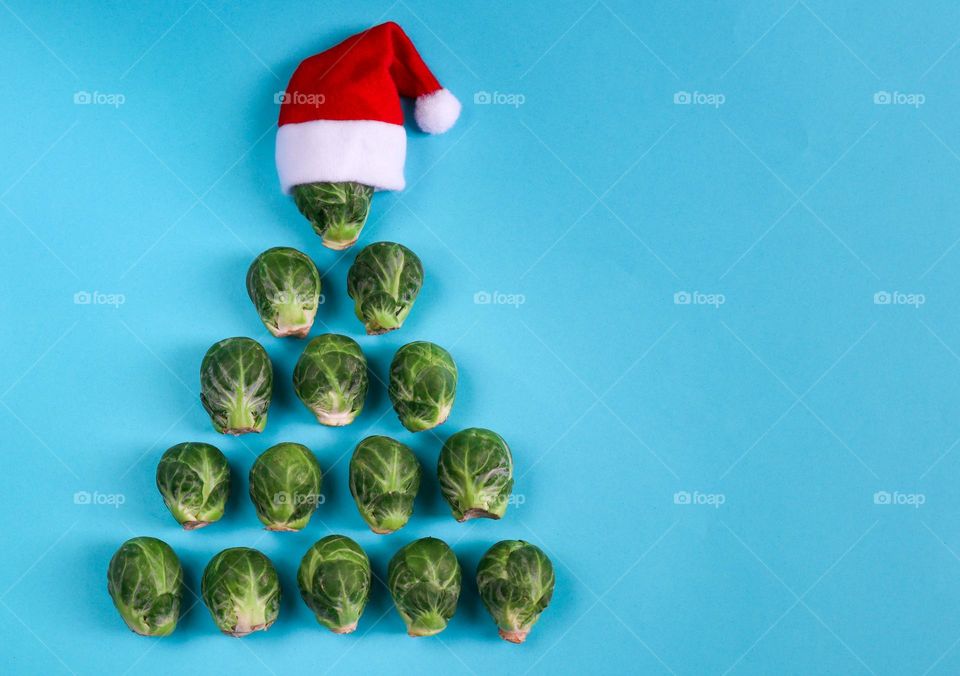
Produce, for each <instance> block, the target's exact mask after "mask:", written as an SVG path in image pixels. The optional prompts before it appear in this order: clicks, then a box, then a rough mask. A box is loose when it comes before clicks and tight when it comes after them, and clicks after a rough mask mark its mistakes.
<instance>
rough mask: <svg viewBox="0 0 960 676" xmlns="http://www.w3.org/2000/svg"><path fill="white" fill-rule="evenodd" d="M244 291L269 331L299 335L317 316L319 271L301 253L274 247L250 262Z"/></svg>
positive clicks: (305, 331)
mask: <svg viewBox="0 0 960 676" xmlns="http://www.w3.org/2000/svg"><path fill="white" fill-rule="evenodd" d="M247 294H248V295H249V296H250V300H252V301H253V305H254V307H256V308H257V313H258V314H259V315H260V321H262V322H263V325H264V326H266V327H267V330H268V331H270V333H272V334H273V335H275V336H276V337H277V338H283V337H284V336H295V337H297V338H303V337H304V336H306V335H307V334H308V333H310V327H312V326H313V320H314V317H316V316H317V306H318V305H319V304H320V273H319V272H317V266H316V265H314V264H313V261H312V260H310V258H309V257H308V256H307V255H306V254H305V253H302V252H300V251H297V250H296V249H291V248H289V247H274V248H273V249H268V250H266V251H264V252H263V253H262V254H260V255H259V256H257V257H256V258H255V259H254V261H253V263H251V264H250V269H249V270H247Z"/></svg>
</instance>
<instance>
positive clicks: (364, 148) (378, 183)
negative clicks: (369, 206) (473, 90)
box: [277, 21, 460, 193]
mask: <svg viewBox="0 0 960 676" xmlns="http://www.w3.org/2000/svg"><path fill="white" fill-rule="evenodd" d="M401 96H405V97H408V98H413V99H416V108H415V115H414V116H415V117H416V120H417V125H418V126H419V127H420V129H422V130H423V131H425V132H428V133H430V134H442V133H443V132H445V131H447V130H448V129H449V128H450V127H452V126H453V124H454V122H456V121H457V117H458V116H459V115H460V102H459V101H457V99H456V97H454V95H453V94H451V93H450V92H449V91H448V90H446V89H444V88H442V87H441V86H440V83H439V82H437V79H436V78H435V77H434V76H433V73H431V72H430V69H429V68H427V65H426V64H425V63H424V62H423V59H421V58H420V54H418V53H417V50H416V48H415V47H414V46H413V43H412V42H410V38H408V37H407V35H406V33H404V32H403V29H402V28H400V26H398V25H397V24H395V23H393V22H392V21H391V22H388V23H384V24H381V25H379V26H374V27H373V28H370V29H368V30H365V31H363V32H362V33H358V34H356V35H354V36H353V37H350V38H347V39H346V40H344V41H343V42H341V43H340V44H338V45H337V46H335V47H331V48H330V49H328V50H327V51H325V52H321V53H320V54H317V55H315V56H311V57H310V58H308V59H306V60H305V61H303V62H302V63H301V64H300V65H299V66H298V67H297V70H296V72H294V74H293V77H292V78H290V85H289V86H288V87H287V90H286V91H285V92H284V93H283V95H282V105H281V106H280V128H279V130H278V131H277V172H278V173H279V174H280V184H281V185H282V187H283V190H284V192H287V193H289V192H290V191H291V189H292V188H293V187H294V186H296V185H300V184H303V183H317V182H331V183H337V182H343V181H355V182H357V183H362V184H364V185H369V186H372V187H374V188H376V189H378V190H401V189H402V188H403V186H404V180H403V163H404V159H405V158H406V153H407V136H406V133H405V132H404V129H403V109H402V108H401V106H400V97H401Z"/></svg>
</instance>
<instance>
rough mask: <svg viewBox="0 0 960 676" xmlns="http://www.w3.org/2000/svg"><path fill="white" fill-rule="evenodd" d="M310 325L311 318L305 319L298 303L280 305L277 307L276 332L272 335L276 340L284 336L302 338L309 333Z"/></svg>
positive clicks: (301, 307)
mask: <svg viewBox="0 0 960 676" xmlns="http://www.w3.org/2000/svg"><path fill="white" fill-rule="evenodd" d="M290 295H291V296H293V295H294V294H290ZM312 324H313V317H307V313H306V312H304V311H303V306H302V305H301V304H300V303H297V302H290V303H282V304H280V305H277V330H276V332H274V334H273V335H274V336H276V337H277V338H283V337H284V336H294V337H296V338H303V337H305V336H306V335H307V334H308V333H309V332H310V327H311V325H312Z"/></svg>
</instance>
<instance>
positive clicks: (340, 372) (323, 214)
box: [107, 24, 555, 643]
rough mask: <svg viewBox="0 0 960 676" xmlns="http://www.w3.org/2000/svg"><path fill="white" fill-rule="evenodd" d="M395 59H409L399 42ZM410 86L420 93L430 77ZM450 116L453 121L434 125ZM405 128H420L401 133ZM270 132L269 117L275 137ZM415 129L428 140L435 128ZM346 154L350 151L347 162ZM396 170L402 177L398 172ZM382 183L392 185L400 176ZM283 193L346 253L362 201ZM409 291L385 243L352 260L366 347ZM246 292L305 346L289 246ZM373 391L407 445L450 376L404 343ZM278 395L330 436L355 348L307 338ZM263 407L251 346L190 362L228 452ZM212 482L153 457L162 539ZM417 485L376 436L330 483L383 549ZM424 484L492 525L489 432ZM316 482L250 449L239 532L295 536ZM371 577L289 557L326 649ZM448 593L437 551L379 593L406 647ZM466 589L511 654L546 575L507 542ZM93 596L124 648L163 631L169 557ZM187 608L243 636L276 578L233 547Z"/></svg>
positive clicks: (397, 446) (400, 458) (365, 210)
mask: <svg viewBox="0 0 960 676" xmlns="http://www.w3.org/2000/svg"><path fill="white" fill-rule="evenodd" d="M381 29H383V30H384V31H385V32H383V33H382V35H384V36H389V37H390V40H391V41H392V42H391V44H394V43H396V44H402V43H403V41H404V40H406V42H409V39H407V38H406V36H405V35H404V34H403V32H402V30H400V31H399V35H397V34H396V31H397V30H399V27H398V26H396V24H384V25H383V26H379V27H376V28H374V29H371V31H378V30H381ZM397 41H399V42H397ZM409 47H410V48H411V49H412V44H411V45H409ZM351 49H352V47H351ZM414 51H415V50H414ZM340 58H342V57H340ZM340 58H338V59H337V61H338V62H339V60H340ZM427 81H430V82H432V76H431V78H428V79H427ZM432 85H434V86H435V85H436V83H435V82H432ZM443 92H446V90H439V91H431V92H425V93H424V95H423V96H421V97H419V98H418V99H417V107H418V109H419V107H420V105H421V103H422V102H424V101H422V100H426V101H425V103H426V105H427V106H428V107H429V106H430V105H437V102H439V103H440V104H442V103H443V102H444V101H445V98H444V97H441V98H440V99H435V97H436V96H437V95H439V94H442V93H443ZM446 94H447V95H448V96H449V97H450V98H451V99H452V98H453V97H452V95H451V94H449V92H446ZM430 101H434V103H433V104H431V103H430ZM447 103H449V102H447ZM453 103H454V104H456V106H455V109H456V113H454V116H453V119H456V114H458V112H459V109H460V106H459V103H457V102H456V100H455V99H453ZM451 111H453V108H450V110H448V111H447V112H448V113H449V112H451ZM418 115H419V112H418ZM418 121H420V124H421V127H423V126H424V125H423V122H422V121H421V120H420V118H419V117H418ZM450 123H451V124H452V121H450ZM283 124H284V122H283V119H282V118H281V127H282V126H283ZM428 126H429V125H428ZM425 129H426V130H427V131H431V132H435V131H442V129H440V128H439V127H437V128H436V129H434V128H429V129H428V128H426V127H425ZM288 131H290V129H288ZM307 146H309V144H307ZM284 147H285V148H286V150H285V151H284V152H285V153H288V154H289V153H290V152H293V155H294V156H295V157H294V159H296V157H299V155H297V153H299V152H300V151H301V150H303V148H301V147H300V145H297V147H296V148H292V149H291V148H287V147H286V146H284ZM305 147H306V146H305ZM359 147H360V146H358V148H359ZM278 148H279V145H278ZM364 152H368V150H367V149H365V146H364ZM278 153H279V151H278ZM280 155H281V154H278V158H280ZM284 156H285V155H284ZM287 159H289V158H287ZM400 160H401V167H400V168H401V170H402V156H401V157H400ZM290 162H292V164H291V163H290ZM281 164H283V163H281V162H280V160H279V159H278V168H280V167H281ZM321 164H323V163H321ZM305 166H306V165H303V166H301V165H300V164H298V163H297V161H294V160H290V161H289V162H287V163H286V164H284V165H283V167H285V170H286V174H284V172H281V173H282V174H284V175H288V174H289V173H290V172H291V171H293V172H294V173H296V171H295V170H298V169H302V168H304V167H305ZM311 166H312V165H311ZM324 166H326V165H324ZM334 173H338V172H336V171H335V172H334ZM337 177H338V178H339V174H338V176H337ZM288 178H289V176H288ZM314 178H329V177H328V176H322V177H320V176H318V177H314ZM282 180H283V181H286V180H287V179H282ZM398 185H399V186H400V187H402V171H401V174H400V181H399V184H398ZM284 189H285V190H287V192H289V193H291V194H292V195H293V200H294V203H295V204H296V206H297V208H298V209H299V210H300V212H301V213H302V214H303V215H304V216H305V217H306V218H307V219H308V220H309V221H310V223H311V225H312V227H313V229H314V231H315V232H316V233H317V234H318V235H319V236H320V237H321V238H322V243H323V245H324V246H325V247H327V248H330V249H335V250H343V249H347V248H349V247H350V246H352V245H353V244H354V243H356V241H357V240H358V238H359V237H360V234H361V231H362V230H363V227H364V224H365V223H366V221H367V217H368V216H369V213H370V204H371V199H372V197H373V193H374V188H373V187H372V186H371V185H366V184H364V183H359V182H352V181H346V182H344V181H339V182H338V181H312V182H302V183H300V182H297V181H293V182H291V183H290V184H289V185H287V184H285V185H284ZM423 283H424V269H423V264H422V263H421V261H420V258H419V257H418V256H417V255H416V254H415V253H414V252H413V251H411V250H410V249H408V248H407V247H406V246H404V245H402V244H398V243H395V242H375V243H372V244H370V245H368V246H366V247H365V248H363V249H362V250H361V251H360V252H359V253H358V254H357V255H356V257H355V258H354V261H353V263H352V265H351V266H350V269H349V271H348V273H347V276H346V285H345V286H346V292H347V295H348V296H349V297H350V299H351V300H352V301H353V310H354V314H355V315H356V318H357V319H358V320H359V321H360V322H361V323H362V325H363V328H364V331H365V333H366V334H367V335H368V336H379V335H382V334H387V333H389V332H392V331H396V330H398V329H401V328H402V327H403V325H404V323H405V321H406V320H407V319H408V318H409V316H410V312H411V310H412V309H413V306H414V304H415V302H416V300H417V296H418V295H419V293H420V290H421V287H422V286H423ZM246 289H247V294H248V295H249V297H250V301H251V302H252V304H253V308H254V310H255V311H256V315H257V317H258V319H259V321H260V322H261V323H262V325H263V327H264V328H265V329H266V330H267V332H269V334H270V335H271V336H273V337H275V338H280V339H305V338H307V337H308V336H309V334H310V332H311V330H312V328H313V325H314V322H315V320H316V317H317V313H318V311H319V310H320V308H321V305H322V304H323V300H324V299H323V296H322V295H321V293H322V289H323V282H322V280H321V277H320V273H319V272H318V270H317V266H316V264H315V263H314V262H313V261H312V260H311V259H310V257H309V256H308V255H307V254H305V253H303V252H302V251H298V250H297V249H293V248H291V247H274V248H271V249H267V250H266V251H264V252H263V253H261V254H260V255H259V256H257V257H256V258H255V259H254V260H253V262H252V263H251V264H250V266H249V268H248V269H247V273H246ZM385 376H386V378H384V379H381V378H377V381H378V382H380V383H383V382H384V381H387V383H388V384H387V385H386V390H387V395H388V397H389V399H390V402H391V404H392V406H393V409H394V411H395V412H396V414H397V417H398V418H399V421H400V423H401V425H402V426H403V428H404V429H406V430H407V431H409V432H412V433H415V432H422V431H426V430H432V429H434V428H436V427H437V426H439V425H442V424H443V423H444V422H446V421H447V419H448V418H449V416H450V414H451V412H452V409H453V405H454V400H455V399H456V393H457V381H458V377H459V373H458V369H457V365H456V362H455V361H454V359H453V357H452V356H451V355H450V353H449V352H447V351H446V350H445V349H443V348H442V347H440V346H439V345H436V344H434V343H431V342H427V341H423V340H418V341H414V342H409V343H407V344H405V345H403V346H402V347H400V348H399V349H398V350H397V351H396V353H395V354H394V357H393V360H392V361H391V364H390V368H389V373H387V374H385ZM292 385H293V391H294V393H295V394H296V396H297V398H299V399H300V401H301V402H302V403H303V405H304V406H306V408H307V409H308V410H309V411H310V412H311V413H312V414H313V415H314V416H315V417H316V419H317V422H319V423H320V424H321V425H325V426H328V427H344V426H348V425H351V424H352V423H353V422H354V421H355V420H356V419H357V418H358V416H360V415H361V413H362V411H363V408H364V403H365V401H366V397H367V391H368V389H369V387H370V374H369V364H368V362H367V358H366V356H365V355H364V353H363V350H362V348H361V346H360V344H359V343H357V341H356V340H354V339H353V338H351V337H349V336H344V335H338V334H334V333H325V334H322V335H318V336H315V337H313V338H312V339H311V340H309V342H307V343H306V344H305V346H304V350H303V352H302V354H301V355H300V358H299V359H298V361H297V363H296V367H295V368H294V371H293V382H292ZM272 394H273V366H272V364H271V361H270V357H269V355H268V354H267V351H266V350H265V349H264V347H263V345H261V344H260V343H259V342H257V341H256V340H254V339H252V338H247V337H235V338H227V339H225V340H221V341H219V342H217V343H215V344H214V345H213V346H211V347H210V349H209V350H207V352H206V354H205V355H204V356H203V359H202V361H201V364H200V401H201V403H202V405H203V408H204V410H205V411H206V412H207V414H208V415H209V416H210V422H211V424H212V425H213V428H214V430H216V431H217V432H219V433H221V434H225V435H234V436H237V435H241V434H248V433H251V432H255V433H259V432H262V431H263V430H264V429H265V427H266V424H267V414H268V412H269V409H270V404H271V398H272ZM230 475H231V471H230V465H229V462H228V460H227V458H226V456H225V455H224V454H223V453H222V452H221V451H220V449H218V448H216V447H215V446H213V445H211V444H207V443H202V442H187V443H181V444H177V445H175V446H173V447H171V448H169V449H168V450H167V451H166V452H165V453H164V454H163V456H162V457H161V458H160V461H159V465H158V466H157V471H156V484H157V489H158V491H159V493H160V495H161V497H162V499H163V502H164V504H165V505H166V507H167V509H168V510H169V511H170V513H171V515H172V516H173V517H174V519H176V521H177V523H178V524H180V525H181V526H182V527H183V528H184V529H185V530H187V531H193V530H196V529H199V528H203V527H206V526H209V525H211V524H214V523H215V522H217V521H219V520H220V519H221V517H222V516H223V515H224V511H225V509H226V506H227V499H228V497H229V493H230ZM421 476H422V468H421V465H420V462H419V461H418V460H417V457H416V456H415V455H414V453H413V451H411V450H410V448H409V447H408V446H406V445H405V444H403V443H401V442H400V441H398V440H396V439H393V438H390V437H387V436H382V435H377V436H369V437H366V438H365V439H363V440H362V441H360V442H359V443H358V444H357V446H356V448H355V449H354V451H353V456H352V457H351V459H350V464H349V472H348V483H349V488H350V494H351V495H352V497H353V500H354V501H355V503H356V507H357V512H358V514H359V516H360V519H361V520H362V521H363V522H364V523H365V524H366V526H367V527H369V529H370V531H372V532H373V533H374V534H376V535H378V536H386V535H388V534H390V533H394V532H396V531H398V530H400V529H402V528H403V527H404V526H406V525H407V523H408V521H409V520H410V519H411V517H412V515H413V511H414V501H415V498H416V497H417V493H418V492H419V490H420V486H421ZM437 478H438V484H439V487H440V492H441V493H442V495H443V497H444V499H445V500H446V501H447V503H448V504H449V505H450V509H451V512H452V514H453V517H454V518H455V519H456V520H457V521H459V522H464V521H468V520H471V519H478V518H485V519H495V520H496V519H500V518H501V517H503V516H504V515H505V513H506V510H507V506H508V504H509V502H510V495H511V491H512V489H513V455H512V454H511V452H510V448H509V446H508V445H507V443H506V441H504V439H503V438H502V437H501V436H500V435H499V434H497V433H495V432H493V431H491V430H488V429H482V428H468V429H464V430H461V431H459V432H456V433H455V434H452V435H451V436H450V437H449V438H447V440H446V442H444V443H443V446H442V449H441V450H440V452H439V456H438V462H437ZM324 479H325V477H324V474H323V472H322V471H321V467H320V463H319V462H318V461H317V457H316V456H315V455H314V453H313V451H311V450H310V449H309V448H307V447H306V446H304V445H302V444H299V443H294V442H283V443H279V444H276V445H274V446H272V447H270V448H268V449H266V450H265V451H264V452H263V453H262V454H261V455H260V456H259V457H257V458H256V461H255V462H254V463H253V466H252V467H251V469H250V473H249V477H248V482H249V495H250V500H251V502H252V503H253V506H254V508H255V511H256V514H257V518H258V519H259V520H260V522H261V523H262V524H263V526H264V528H265V529H266V530H268V531H275V532H297V531H301V530H303V529H304V528H307V527H308V525H309V523H310V520H311V517H312V516H313V513H314V512H315V511H316V510H317V508H318V507H319V505H320V504H321V503H322V502H323V495H322V494H321V488H322V486H323V482H324ZM190 537H197V536H190ZM279 537H287V536H279ZM371 578H372V570H371V564H370V559H369V558H368V557H367V554H366V552H364V550H363V548H362V547H361V546H360V545H359V544H358V543H357V542H355V541H354V540H352V539H350V538H348V537H346V536H344V535H338V534H331V535H327V536H326V537H324V538H321V539H320V540H318V541H317V542H315V543H314V544H313V546H311V547H310V548H309V549H308V550H307V551H306V553H305V554H304V556H303V558H302V560H301V562H300V567H299V569H298V572H297V585H298V587H299V589H300V595H301V597H302V599H303V602H304V603H305V604H306V606H307V607H308V608H309V609H310V610H311V611H312V612H313V614H314V615H315V616H316V618H317V621H318V622H319V623H320V624H321V625H323V626H324V627H326V628H327V629H329V630H330V632H332V633H334V634H349V633H351V632H353V631H355V630H356V628H357V625H358V623H359V622H360V620H361V616H362V615H363V611H364V608H365V607H366V605H367V601H368V599H369V596H370V592H371V587H372V585H371ZM461 578H462V573H461V568H460V562H459V561H458V560H457V556H456V554H455V553H454V551H453V549H451V548H450V546H449V545H448V544H447V543H446V542H444V541H443V540H439V539H437V538H433V537H425V538H420V539H418V540H414V541H413V542H410V543H408V544H407V545H405V546H403V547H401V548H400V549H399V550H398V551H397V552H396V553H395V554H394V556H393V558H392V559H391V560H390V562H389V565H388V569H387V587H388V590H389V592H390V594H391V596H392V597H393V601H394V605H395V606H396V609H397V611H398V613H399V615H400V617H401V618H402V619H403V622H404V624H405V625H406V628H407V633H408V634H409V635H410V636H432V635H435V634H438V633H440V632H441V631H443V630H444V629H445V628H446V627H447V623H448V622H449V621H450V620H451V618H452V617H453V616H454V614H455V612H456V609H457V603H458V601H459V597H460V590H461V582H462V579H461ZM476 581H477V589H478V590H479V593H480V598H481V600H482V602H483V604H484V606H485V607H486V608H487V610H488V611H489V613H490V615H491V617H492V618H493V620H494V622H495V623H496V625H497V627H498V628H499V633H500V636H501V637H502V638H503V639H505V640H506V641H509V642H512V643H522V642H523V641H524V640H525V639H526V637H527V635H528V634H529V633H530V630H531V628H532V627H533V625H534V623H535V622H536V621H537V620H538V619H539V617H540V614H541V613H542V612H543V611H544V609H545V608H546V607H547V605H548V604H549V602H550V599H551V597H552V595H553V589H554V583H555V577H554V571H553V566H552V565H551V562H550V559H549V558H548V557H547V556H546V554H544V553H543V551H541V550H540V549H539V548H537V547H535V546H534V545H532V544H530V543H528V542H524V541H522V540H503V541H501V542H498V543H496V544H495V545H493V546H492V547H491V548H490V549H489V550H488V551H487V552H486V553H485V554H484V556H483V558H482V559H481V560H480V564H479V566H478V569H477V576H476ZM107 588H108V591H109V594H110V597H111V598H112V599H113V602H114V605H115V606H116V608H117V610H118V612H119V614H120V616H121V617H122V618H123V620H124V622H125V623H126V624H127V626H128V627H129V628H130V629H131V630H132V631H134V632H136V633H137V634H141V635H144V636H166V635H169V634H170V633H171V632H173V631H174V629H175V628H176V625H177V621H178V619H179V616H180V607H181V600H182V596H183V588H184V583H183V571H182V569H181V566H180V561H179V559H178V558H177V555H176V553H175V552H174V551H173V549H172V548H171V547H170V546H169V545H168V544H166V543H165V542H163V541H162V540H158V539H156V538H152V537H136V538H133V539H131V540H127V541H126V542H124V543H123V544H122V545H121V546H120V548H119V549H118V550H117V552H116V553H115V554H114V556H113V558H112V559H111V560H110V564H109V567H108V571H107ZM201 597H202V599H203V602H204V603H205V605H206V606H207V608H208V610H209V611H210V615H211V617H212V618H213V621H214V624H215V625H216V626H217V627H218V628H219V629H220V631H222V632H223V633H225V634H228V635H230V636H235V637H242V636H247V635H248V634H251V633H253V632H256V631H265V630H267V629H269V628H270V627H271V626H272V625H273V624H274V622H276V620H277V618H278V616H279V613H280V597H281V587H280V580H279V577H278V575H277V571H276V568H274V565H273V563H272V562H271V561H270V559H269V558H268V557H267V556H266V555H264V554H263V553H262V552H260V551H257V550H256V549H251V548H247V547H234V548H231V549H226V550H223V551H221V552H219V553H218V554H216V555H215V556H213V558H212V559H211V560H210V562H209V563H208V564H207V566H206V568H205V570H204V571H203V576H202V580H201Z"/></svg>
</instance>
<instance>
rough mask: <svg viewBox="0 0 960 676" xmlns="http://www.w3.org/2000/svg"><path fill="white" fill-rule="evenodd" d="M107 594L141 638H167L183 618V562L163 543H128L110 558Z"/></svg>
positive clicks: (137, 540)
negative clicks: (180, 618)
mask: <svg viewBox="0 0 960 676" xmlns="http://www.w3.org/2000/svg"><path fill="white" fill-rule="evenodd" d="M107 591H108V592H110V598H112V599H113V605H115V606H116V607H117V610H118V611H119V612H120V617H122V618H123V621H124V622H126V623H127V626H128V627H130V629H132V630H133V631H135V632H136V633H138V634H140V635H141V636H167V635H168V634H170V633H172V632H173V630H174V629H176V628H177V619H178V618H179V617H180V600H181V598H182V597H183V570H182V569H181V568H180V559H178V558H177V555H176V554H175V553H174V551H173V550H172V549H171V548H170V545H168V544H167V543H166V542H164V541H163V540H158V539H156V538H148V537H139V538H133V539H132V540H127V541H126V542H124V543H123V544H122V545H120V549H118V550H117V553H116V554H114V555H113V558H112V559H110V567H109V568H108V569H107Z"/></svg>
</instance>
